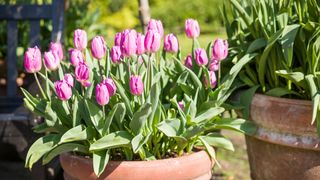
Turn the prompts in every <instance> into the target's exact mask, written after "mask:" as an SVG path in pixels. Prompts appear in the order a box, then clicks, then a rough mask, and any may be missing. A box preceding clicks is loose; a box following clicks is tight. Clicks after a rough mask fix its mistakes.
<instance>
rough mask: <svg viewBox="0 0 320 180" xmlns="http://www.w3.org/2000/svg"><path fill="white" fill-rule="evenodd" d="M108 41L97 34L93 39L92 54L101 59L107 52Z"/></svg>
mask: <svg viewBox="0 0 320 180" xmlns="http://www.w3.org/2000/svg"><path fill="white" fill-rule="evenodd" d="M106 51H107V48H106V42H105V41H104V39H103V37H102V36H96V37H94V38H93V39H92V41H91V54H92V56H93V57H94V58H96V59H98V60H99V59H101V58H103V56H104V55H105V54H106Z"/></svg>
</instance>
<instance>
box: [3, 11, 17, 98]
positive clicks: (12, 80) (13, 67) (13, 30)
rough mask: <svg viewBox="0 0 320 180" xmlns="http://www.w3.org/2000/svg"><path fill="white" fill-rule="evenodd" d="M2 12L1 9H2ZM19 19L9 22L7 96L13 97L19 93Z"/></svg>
mask: <svg viewBox="0 0 320 180" xmlns="http://www.w3.org/2000/svg"><path fill="white" fill-rule="evenodd" d="M0 12H1V11H0ZM0 14H1V13H0ZM17 41H18V28H17V21H15V20H11V21H8V22H7V60H6V61H7V96H9V97H13V96H16V94H17V84H16V78H17V74H18V73H17V54H16V49H17Z"/></svg>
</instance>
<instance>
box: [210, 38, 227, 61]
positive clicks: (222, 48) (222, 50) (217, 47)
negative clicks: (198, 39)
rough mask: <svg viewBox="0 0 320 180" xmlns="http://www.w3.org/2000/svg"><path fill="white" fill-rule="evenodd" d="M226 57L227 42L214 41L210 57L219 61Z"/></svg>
mask: <svg viewBox="0 0 320 180" xmlns="http://www.w3.org/2000/svg"><path fill="white" fill-rule="evenodd" d="M227 56H228V41H226V40H222V39H219V38H218V39H216V40H215V41H214V43H213V46H212V57H213V58H214V59H217V60H219V61H221V60H224V59H225V58H226V57H227Z"/></svg>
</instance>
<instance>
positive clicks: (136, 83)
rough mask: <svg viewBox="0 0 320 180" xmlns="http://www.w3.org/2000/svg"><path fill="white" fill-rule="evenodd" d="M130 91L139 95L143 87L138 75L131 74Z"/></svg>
mask: <svg viewBox="0 0 320 180" xmlns="http://www.w3.org/2000/svg"><path fill="white" fill-rule="evenodd" d="M129 86H130V92H131V94H133V95H135V96H140V95H141V94H142V93H143V90H144V87H143V82H142V79H141V77H140V76H138V75H132V76H131V77H130V84H129Z"/></svg>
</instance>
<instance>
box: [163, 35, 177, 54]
mask: <svg viewBox="0 0 320 180" xmlns="http://www.w3.org/2000/svg"><path fill="white" fill-rule="evenodd" d="M164 50H165V51H167V52H171V53H177V52H178V50H179V42H178V39H177V37H176V36H175V35H174V34H168V35H166V36H165V37H164Z"/></svg>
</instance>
